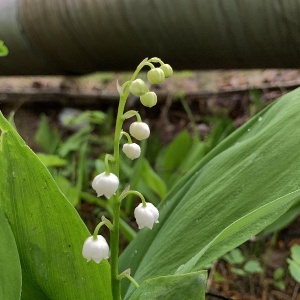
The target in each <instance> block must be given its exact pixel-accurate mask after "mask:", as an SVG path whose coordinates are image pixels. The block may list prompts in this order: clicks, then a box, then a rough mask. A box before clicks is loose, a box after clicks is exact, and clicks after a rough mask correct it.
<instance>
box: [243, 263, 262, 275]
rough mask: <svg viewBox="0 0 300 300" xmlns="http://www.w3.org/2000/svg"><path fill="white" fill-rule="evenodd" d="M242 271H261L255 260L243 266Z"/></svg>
mask: <svg viewBox="0 0 300 300" xmlns="http://www.w3.org/2000/svg"><path fill="white" fill-rule="evenodd" d="M244 270H245V271H246V272H247V273H251V274H252V273H262V272H263V269H262V267H261V265H260V263H259V261H257V260H249V261H247V262H246V263H245V265H244Z"/></svg>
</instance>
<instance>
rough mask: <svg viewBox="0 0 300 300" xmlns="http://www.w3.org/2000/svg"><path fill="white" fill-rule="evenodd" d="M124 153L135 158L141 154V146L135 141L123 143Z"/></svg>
mask: <svg viewBox="0 0 300 300" xmlns="http://www.w3.org/2000/svg"><path fill="white" fill-rule="evenodd" d="M122 150H123V152H124V153H125V155H126V156H127V157H128V158H130V159H132V160H133V159H136V158H138V157H140V155H141V147H140V146H139V145H138V144H136V143H131V144H128V143H126V144H124V145H123V148H122Z"/></svg>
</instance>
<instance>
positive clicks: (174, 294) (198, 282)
mask: <svg viewBox="0 0 300 300" xmlns="http://www.w3.org/2000/svg"><path fill="white" fill-rule="evenodd" d="M206 278H207V273H206V271H200V272H195V273H189V274H183V275H171V276H161V277H156V278H152V279H148V280H145V281H144V282H142V284H141V285H140V287H139V288H138V289H137V290H136V291H135V292H134V293H133V294H132V296H131V297H130V298H129V300H161V299H164V300H191V299H193V300H204V299H205V290H206Z"/></svg>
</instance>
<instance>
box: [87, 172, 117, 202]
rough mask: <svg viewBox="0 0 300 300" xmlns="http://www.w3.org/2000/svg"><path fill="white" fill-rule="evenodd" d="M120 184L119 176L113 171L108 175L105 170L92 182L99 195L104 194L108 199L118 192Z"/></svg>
mask: <svg viewBox="0 0 300 300" xmlns="http://www.w3.org/2000/svg"><path fill="white" fill-rule="evenodd" d="M118 186H119V178H118V177H117V176H116V175H115V174H113V173H110V174H108V175H107V174H106V173H105V172H103V173H101V174H99V175H97V176H96V177H95V178H94V180H93V182H92V187H93V189H94V190H95V191H96V193H97V196H98V197H100V196H102V195H104V196H105V197H106V198H107V199H109V198H110V197H111V196H112V195H113V194H114V193H115V192H116V190H117V189H118Z"/></svg>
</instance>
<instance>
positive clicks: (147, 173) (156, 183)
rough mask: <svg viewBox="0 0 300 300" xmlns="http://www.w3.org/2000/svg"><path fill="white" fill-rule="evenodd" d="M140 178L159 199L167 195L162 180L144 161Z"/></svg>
mask: <svg viewBox="0 0 300 300" xmlns="http://www.w3.org/2000/svg"><path fill="white" fill-rule="evenodd" d="M141 174H142V177H143V179H144V180H145V183H146V184H147V185H148V187H149V188H150V189H151V190H152V191H154V192H155V193H156V194H157V195H158V196H159V197H160V198H164V197H165V196H166V194H167V186H166V184H165V182H164V181H163V179H162V178H160V177H159V176H158V174H157V173H155V172H154V170H153V169H152V168H151V166H150V164H149V163H148V161H147V160H146V159H144V160H143V165H142V171H141Z"/></svg>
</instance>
